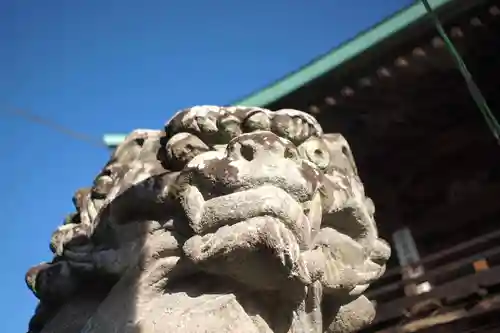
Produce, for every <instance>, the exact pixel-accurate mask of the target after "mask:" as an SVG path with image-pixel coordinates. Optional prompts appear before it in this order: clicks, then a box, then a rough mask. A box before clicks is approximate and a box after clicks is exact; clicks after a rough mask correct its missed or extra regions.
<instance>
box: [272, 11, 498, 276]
mask: <svg viewBox="0 0 500 333" xmlns="http://www.w3.org/2000/svg"><path fill="white" fill-rule="evenodd" d="M497 3H498V1H485V2H484V3H483V4H482V5H480V6H477V7H475V8H473V9H471V10H469V11H467V12H465V13H462V14H461V15H459V16H457V17H455V18H452V19H448V20H447V21H446V26H445V28H446V30H447V31H448V32H449V34H450V36H451V37H452V39H453V41H454V43H455V44H456V45H457V47H458V48H459V50H460V52H461V54H462V55H463V56H464V59H465V61H466V63H467V65H468V66H469V68H470V70H471V72H472V73H473V75H474V77H475V79H476V80H477V82H478V84H479V86H480V88H481V89H482V91H483V92H484V94H485V96H486V98H487V100H488V102H489V104H490V106H491V108H492V109H493V110H494V112H495V114H496V116H497V118H498V119H500V112H499V108H500V78H499V76H500V57H499V54H500V53H499V51H500V37H499V36H500V29H499V28H500V15H499V13H497V12H496V11H495V10H493V11H492V10H491V8H493V7H492V6H494V5H495V4H497ZM495 8H497V9H498V7H495ZM417 28H418V29H417ZM417 28H413V29H410V30H409V31H407V32H406V34H407V36H406V39H402V37H401V36H399V37H397V41H394V40H392V41H387V42H386V43H385V44H384V45H381V46H380V48H379V49H374V50H370V51H369V52H368V53H367V54H365V55H363V56H362V57H361V59H360V60H359V61H357V62H353V63H351V64H347V65H346V66H345V67H344V68H341V69H339V70H338V71H337V72H332V73H329V74H328V75H326V76H325V77H323V78H321V79H320V80H317V81H316V82H313V83H311V84H309V85H308V86H307V87H304V88H303V89H301V90H300V91H298V92H296V93H294V94H293V95H290V96H287V97H285V98H284V99H282V100H280V101H277V102H276V103H274V104H273V105H271V106H270V107H271V108H281V107H296V108H301V109H304V108H307V107H309V108H310V106H311V105H314V104H316V105H319V104H321V105H322V106H321V107H320V108H318V107H315V109H311V108H310V110H313V111H316V112H319V111H320V112H319V113H317V114H316V116H317V117H318V119H319V120H320V122H321V124H322V126H323V128H324V129H325V131H335V132H341V133H343V134H344V135H345V136H346V137H347V139H348V140H349V142H350V143H351V146H352V149H353V151H354V154H355V158H356V160H357V162H358V166H359V170H360V173H361V177H362V179H363V180H364V182H365V185H366V190H367V193H368V194H369V195H370V196H371V197H372V198H373V199H374V201H375V204H376V207H377V215H376V216H377V221H378V224H379V228H380V231H381V234H382V236H384V237H385V238H387V239H388V240H390V238H391V233H392V232H393V231H395V230H396V229H398V228H400V227H402V226H409V227H410V228H411V229H412V231H413V233H414V236H415V237H416V241H417V243H418V247H419V250H420V252H421V255H423V256H425V255H426V254H429V253H432V252H435V251H439V250H441V249H442V248H445V247H448V246H451V245H454V244H456V243H459V242H462V241H464V240H466V239H468V238H470V237H473V236H474V235H479V234H482V233H486V232H488V231H490V230H492V229H495V228H498V227H499V226H500V146H499V145H498V144H497V143H496V142H495V140H494V139H493V136H492V134H491V133H490V132H489V129H488V127H487V126H486V125H485V122H484V120H483V118H482V115H481V113H480V111H479V109H478V108H477V106H476V105H475V103H474V102H473V100H472V98H471V97H470V95H469V92H468V90H467V88H466V86H465V84H464V81H463V79H462V77H461V75H460V73H459V72H458V70H457V69H456V67H455V65H454V63H453V61H452V59H451V57H450V56H449V53H448V51H447V50H446V48H445V46H444V43H443V41H442V40H440V39H439V38H438V37H437V36H436V31H435V29H434V27H433V26H432V24H431V23H430V22H421V23H419V25H418V27H417ZM318 101H319V102H318ZM325 101H326V104H325ZM395 259H396V258H395V256H393V258H392V260H391V263H390V266H392V265H396V264H397V263H396V261H395Z"/></svg>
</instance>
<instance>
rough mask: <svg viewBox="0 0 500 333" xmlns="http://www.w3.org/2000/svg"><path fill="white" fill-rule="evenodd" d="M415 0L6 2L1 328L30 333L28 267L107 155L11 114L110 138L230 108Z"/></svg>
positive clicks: (0, 114) (1, 46)
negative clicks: (175, 117) (205, 108)
mask: <svg viewBox="0 0 500 333" xmlns="http://www.w3.org/2000/svg"><path fill="white" fill-rule="evenodd" d="M410 2H411V1H410V0H316V1H304V0H268V1H264V0H257V1H255V0H254V1H243V0H240V1H230V0H211V1H206V0H198V1H194V0H184V1H173V0H171V1H160V0H148V1H131V0H116V1H114V0H113V1H112V0H86V1H62V0H51V1H35V0H31V1H18V0H2V1H0V107H1V109H2V110H1V111H0V132H1V133H2V135H3V139H2V140H0V147H1V151H2V152H3V157H2V158H1V159H0V161H1V162H0V174H1V175H2V183H3V184H4V185H3V187H2V188H3V193H4V195H3V199H1V200H0V211H1V212H2V217H1V221H2V225H3V232H4V233H3V236H2V242H0V246H1V248H0V262H1V263H2V265H3V269H2V271H1V274H0V294H1V295H3V296H2V297H1V298H0V315H1V316H4V318H0V332H5V333H11V332H12V333H15V332H25V330H26V327H27V323H28V319H29V317H30V316H31V315H32V313H33V310H34V307H35V304H36V299H35V297H34V296H32V295H31V293H30V292H29V291H28V289H27V288H26V287H25V285H24V273H25V272H26V270H27V269H28V268H29V267H30V266H32V265H34V264H37V263H38V262H40V261H44V260H49V259H50V258H51V253H50V251H49V238H50V235H51V233H52V231H53V230H54V229H55V228H56V227H57V226H58V225H59V224H60V223H61V222H62V220H63V217H64V216H65V215H66V214H67V213H69V212H71V211H72V210H73V207H72V204H71V196H72V194H73V192H74V191H75V190H76V189H77V188H79V187H83V186H87V185H89V183H90V182H91V181H92V179H93V178H94V176H95V175H96V173H97V172H98V171H99V169H100V167H102V166H103V164H104V163H105V162H106V159H107V156H108V152H107V151H106V150H104V149H100V148H98V147H95V146H92V145H90V144H88V143H86V142H83V141H78V140H75V139H73V138H71V137H69V136H65V135H63V134H60V133H58V132H55V131H54V130H52V129H50V128H47V127H43V126H41V125H39V124H36V123H30V122H27V121H26V120H25V119H23V118H19V117H15V116H12V115H9V114H6V113H5V111H6V110H8V109H9V108H10V109H13V108H20V109H24V110H28V111H30V112H33V113H36V114H38V115H41V116H44V117H47V118H49V119H51V120H54V121H57V122H58V123H60V124H61V125H63V126H66V127H69V128H71V129H73V130H75V131H79V132H83V133H86V134H88V135H90V136H94V137H96V138H99V137H100V136H102V134H104V133H106V132H128V131H130V130H132V129H134V128H138V127H141V128H159V127H161V126H162V124H163V123H164V121H165V120H167V119H168V118H169V116H170V115H171V114H172V112H174V111H175V110H177V109H179V108H181V107H186V106H190V105H195V104H229V103H231V102H232V101H235V100H236V99H238V98H239V97H241V96H243V95H246V94H248V93H250V92H253V91H255V90H257V89H259V88H262V87H263V86H265V85H266V84H268V83H270V82H272V81H274V80H276V79H278V78H280V77H282V76H283V75H285V74H287V73H288V72H290V71H293V70H295V69H296V68H297V67H300V66H302V65H303V64H304V63H307V62H308V61H310V60H311V59H312V58H314V57H316V56H317V55H319V54H322V53H324V52H326V51H328V50H329V49H330V48H332V47H334V46H336V45H338V44H339V43H341V42H343V41H345V40H346V39H348V38H350V37H353V36H354V35H355V34H357V33H358V32H360V30H362V29H366V28H368V27H369V26H372V25H373V24H375V23H377V22H378V21H380V20H381V19H383V18H384V17H385V16H387V15H389V14H391V13H392V12H394V11H396V10H398V9H400V8H402V7H403V6H405V5H407V4H409V3H410Z"/></svg>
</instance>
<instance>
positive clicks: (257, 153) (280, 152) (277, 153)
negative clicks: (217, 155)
mask: <svg viewBox="0 0 500 333" xmlns="http://www.w3.org/2000/svg"><path fill="white" fill-rule="evenodd" d="M227 152H228V156H229V157H230V158H231V159H233V160H241V159H244V160H247V161H249V162H251V161H254V160H260V161H262V160H263V159H268V160H273V159H291V160H297V159H298V152H297V148H296V147H295V145H294V144H293V143H291V142H290V141H288V140H287V139H283V138H281V137H279V136H277V135H276V134H274V133H272V132H267V131H258V132H252V133H245V134H242V135H240V136H238V137H236V138H234V139H233V140H231V141H230V142H229V144H228V145H227Z"/></svg>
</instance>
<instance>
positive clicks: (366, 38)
mask: <svg viewBox="0 0 500 333" xmlns="http://www.w3.org/2000/svg"><path fill="white" fill-rule="evenodd" d="M453 1H454V0H429V4H430V5H431V6H432V7H433V8H434V9H439V8H440V7H442V6H444V5H446V4H448V3H451V2H453ZM471 2H473V1H471ZM426 13H427V12H426V9H425V8H424V6H423V5H422V3H420V2H418V3H415V4H414V5H411V6H409V7H407V8H405V9H403V10H401V11H399V12H397V13H396V14H394V15H392V16H390V17H389V18H387V19H386V20H384V21H382V22H381V23H379V24H378V25H376V26H375V27H373V28H371V29H369V30H367V31H365V32H363V33H361V34H359V35H358V36H356V37H355V38H354V39H351V40H349V41H347V42H346V43H343V44H342V45H340V46H339V47H337V48H335V49H333V50H332V51H330V52H329V53H327V54H325V55H323V56H321V57H319V58H317V59H316V60H314V61H312V62H311V63H309V64H308V65H306V66H304V67H302V68H301V69H299V70H298V71H295V72H293V73H291V74H289V75H287V76H285V77H284V78H282V79H280V80H278V81H277V82H275V83H273V84H271V85H270V86H268V87H266V88H264V89H262V90H260V91H257V92H255V93H253V94H251V95H249V96H247V97H245V98H242V99H240V100H238V101H236V102H234V103H232V105H251V106H260V107H264V106H266V105H269V104H270V103H272V102H274V101H276V100H277V99H279V98H281V97H283V96H286V95H288V94H290V93H292V92H293V91H295V90H296V89H298V88H300V87H302V86H303V85H305V84H306V83H308V82H310V81H312V80H314V79H316V78H318V77H320V76H322V75H323V74H325V73H327V72H329V71H331V70H332V69H334V68H336V67H339V66H341V65H342V64H343V63H345V62H347V61H348V60H350V59H352V58H354V57H355V56H357V55H359V54H361V53H363V52H364V51H366V50H368V49H369V48H371V47H373V46H375V45H376V44H377V43H379V42H381V41H383V40H384V39H386V38H388V37H390V36H391V35H393V34H395V33H397V32H399V31H401V30H402V29H403V28H405V27H406V26H408V25H411V24H412V23H414V22H416V21H418V20H419V19H421V18H423V17H424V16H425V15H426ZM125 136H126V135H123V134H107V135H105V136H104V142H105V143H106V145H108V146H109V147H111V148H113V147H116V146H117V145H118V144H120V143H121V142H122V141H123V139H124V138H125Z"/></svg>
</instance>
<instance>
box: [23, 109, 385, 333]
mask: <svg viewBox="0 0 500 333" xmlns="http://www.w3.org/2000/svg"><path fill="white" fill-rule="evenodd" d="M73 200H74V204H75V207H76V213H74V214H72V215H70V216H69V217H68V218H67V219H66V222H65V224H64V225H62V226H61V227H59V228H58V229H57V230H56V231H55V233H54V234H53V236H52V239H51V249H52V250H53V252H54V259H53V260H52V261H51V262H50V263H43V264H40V265H37V266H35V267H33V268H31V269H30V270H29V271H28V273H27V275H26V281H27V284H28V286H29V287H30V288H31V290H32V291H33V292H34V294H35V295H36V296H37V297H38V298H39V299H40V303H39V305H38V307H37V309H36V313H35V315H34V316H33V318H32V319H31V322H30V325H29V332H31V333H35V332H42V333H59V332H64V333H74V332H75V333H76V332H85V333H91V332H92V333H107V332H121V333H125V332H137V333H138V332H144V333H160V332H162V333H163V332H169V333H175V332H179V333H181V332H182V333H195V332H237V333H247V332H248V333H250V332H255V333H257V332H259V333H260V332H275V333H286V332H293V333H302V332H304V333H305V332H318V333H319V332H353V331H356V330H358V329H360V328H361V327H362V326H363V325H366V324H367V323H369V322H370V321H371V320H372V319H373V317H374V313H375V311H374V306H373V304H372V303H371V302H370V301H369V300H368V299H367V298H366V297H365V296H363V295H362V293H363V292H364V291H365V290H366V288H367V287H368V286H369V284H370V283H371V282H373V281H374V280H376V279H378V278H379V277H380V276H381V275H382V274H383V272H384V269H385V263H386V261H387V259H388V258H389V256H390V248H389V246H388V245H387V243H386V242H384V241H383V240H381V239H380V238H379V237H378V234H377V228H376V225H375V222H374V218H373V215H374V206H373V203H372V201H371V200H370V199H369V198H367V197H366V196H365V193H364V189H363V185H362V183H361V180H360V179H359V176H358V173H357V170H356V166H355V163H354V160H353V156H352V153H351V150H350V148H349V146H348V144H347V142H346V140H345V139H344V138H343V137H342V136H341V135H340V134H323V132H322V129H321V127H320V125H319V124H318V122H317V121H316V120H315V119H314V118H313V117H311V116H310V115H308V114H306V113H304V112H300V111H297V110H289V109H285V110H279V111H276V112H272V111H269V110H266V109H262V108H253V107H216V106H197V107H193V108H190V109H186V110H182V111H180V112H178V113H177V114H176V115H175V116H174V117H173V118H172V119H171V120H170V121H169V122H168V123H167V124H166V126H165V128H164V130H163V131H152V130H136V131H134V132H132V133H131V134H130V135H129V136H128V137H127V138H126V140H125V141H124V142H123V143H122V144H121V145H120V146H119V147H118V148H117V149H116V151H115V152H114V153H113V155H112V157H111V159H110V161H109V162H108V163H107V165H106V166H105V167H104V169H103V170H102V172H101V173H100V174H99V175H98V176H97V178H96V179H95V181H94V184H93V186H92V187H91V188H89V189H83V190H79V191H78V192H77V193H76V194H75V196H74V199H73Z"/></svg>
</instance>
